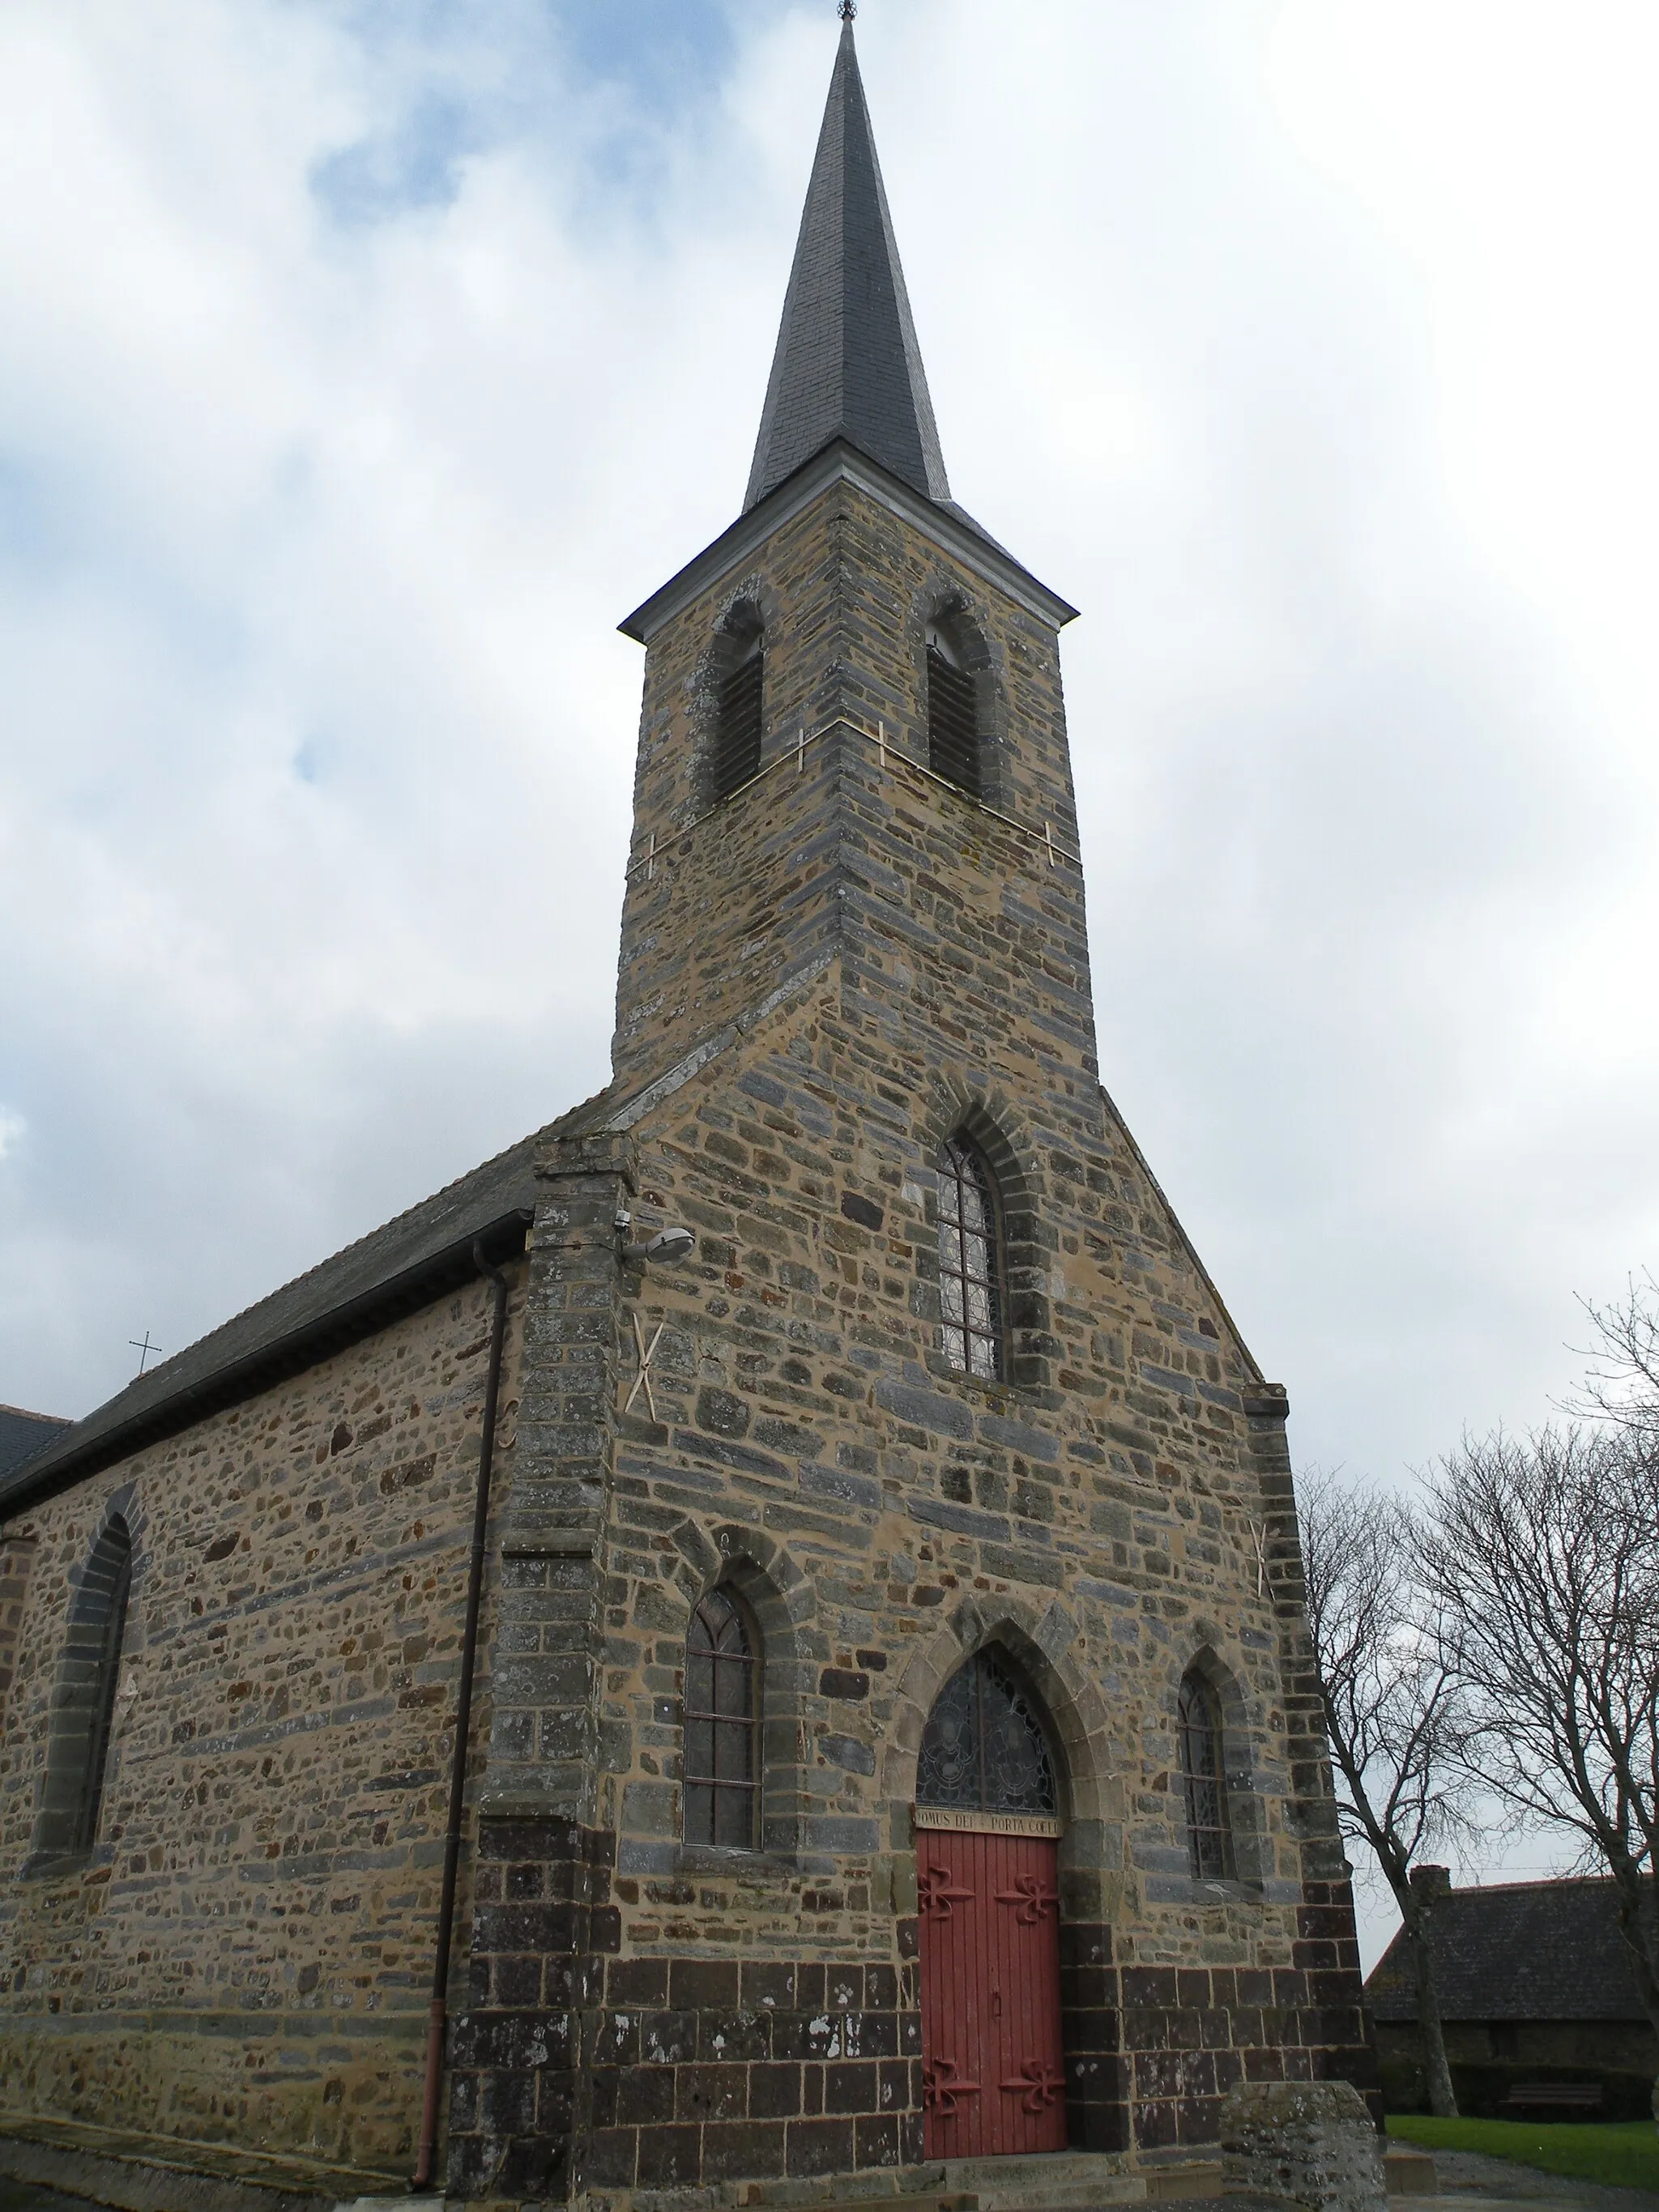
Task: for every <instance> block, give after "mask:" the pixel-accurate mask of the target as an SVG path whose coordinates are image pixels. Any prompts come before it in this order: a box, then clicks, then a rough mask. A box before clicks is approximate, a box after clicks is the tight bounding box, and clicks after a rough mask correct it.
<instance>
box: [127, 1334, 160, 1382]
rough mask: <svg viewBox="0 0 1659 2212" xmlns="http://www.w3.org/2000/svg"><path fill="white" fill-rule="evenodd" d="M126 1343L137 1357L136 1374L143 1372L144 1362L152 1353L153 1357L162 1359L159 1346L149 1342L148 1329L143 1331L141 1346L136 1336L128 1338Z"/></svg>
mask: <svg viewBox="0 0 1659 2212" xmlns="http://www.w3.org/2000/svg"><path fill="white" fill-rule="evenodd" d="M127 1342H128V1343H129V1344H130V1345H131V1346H132V1348H133V1350H134V1351H135V1352H137V1355H138V1372H139V1373H140V1374H141V1375H142V1374H143V1371H144V1362H145V1361H146V1360H147V1359H148V1358H149V1356H150V1354H151V1352H154V1353H155V1357H156V1358H158V1359H160V1358H161V1357H162V1353H161V1346H160V1345H159V1344H152V1343H151V1342H150V1340H149V1330H148V1329H146V1330H145V1331H144V1340H143V1343H142V1344H140V1343H139V1341H138V1340H137V1337H136V1336H130V1337H129V1338H128V1339H127Z"/></svg>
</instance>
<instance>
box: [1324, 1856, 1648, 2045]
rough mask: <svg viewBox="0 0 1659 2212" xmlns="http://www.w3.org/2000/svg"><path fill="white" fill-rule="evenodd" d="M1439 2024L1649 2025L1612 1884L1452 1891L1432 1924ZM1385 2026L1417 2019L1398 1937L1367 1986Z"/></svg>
mask: <svg viewBox="0 0 1659 2212" xmlns="http://www.w3.org/2000/svg"><path fill="white" fill-rule="evenodd" d="M1429 1927H1430V1931H1431V1932H1430V1937H1429V1941H1430V1943H1431V1947H1432V1950H1433V1954H1434V1973H1435V1984H1436V1988H1437V1991H1438V1994H1439V1998H1440V2011H1441V2016H1442V2018H1443V2019H1445V2020H1448V2021H1465V2020H1466V2021H1493V2020H1532V2021H1547V2020H1564V2021H1565V2020H1610V2021H1616V2020H1645V2019H1646V2018H1647V2015H1646V2013H1645V2012H1644V2010H1643V2009H1642V2004H1641V2000H1640V1999H1639V1998H1638V1996H1637V1994H1636V1977H1635V1973H1634V1972H1633V1970H1632V1965H1631V1958H1630V1953H1629V1952H1628V1950H1627V1949H1626V1946H1625V1939H1624V1937H1623V1936H1621V1935H1620V1933H1619V1923H1618V1920H1617V1918H1616V1917H1615V1897H1614V1891H1613V1884H1612V1882H1611V1881H1525V1882H1513V1883H1509V1882H1506V1883H1504V1884H1502V1885H1501V1886H1500V1885H1497V1884H1494V1885H1493V1887H1491V1888H1489V1889H1454V1890H1452V1891H1450V1892H1449V1893H1448V1894H1446V1895H1444V1896H1442V1897H1439V1898H1437V1899H1436V1900H1435V1905H1434V1911H1433V1914H1432V1916H1431V1919H1430V1923H1429ZM1365 1996H1366V2001H1367V2002H1368V2003H1369V2004H1370V2008H1371V2011H1372V2014H1373V2015H1374V2016H1375V2017H1376V2019H1377V2020H1379V2021H1411V2020H1415V2019H1416V2017H1417V1997H1416V1993H1415V1991H1414V1990H1413V1986H1412V1973H1411V1962H1410V1960H1409V1958H1408V1957H1407V1951H1406V1938H1405V1934H1404V1931H1403V1930H1402V1931H1401V1933H1400V1934H1399V1935H1398V1936H1395V1939H1394V1941H1393V1942H1392V1943H1390V1944H1389V1948H1388V1949H1387V1950H1386V1951H1385V1952H1384V1953H1383V1956H1382V1957H1381V1958H1380V1959H1379V1960H1377V1962H1376V1966H1374V1967H1373V1968H1372V1969H1371V1974H1370V1980H1369V1981H1368V1982H1367V1983H1366V1984H1365Z"/></svg>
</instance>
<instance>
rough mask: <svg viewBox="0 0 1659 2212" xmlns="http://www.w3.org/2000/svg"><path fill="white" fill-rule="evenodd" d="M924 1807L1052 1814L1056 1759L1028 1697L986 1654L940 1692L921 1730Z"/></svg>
mask: <svg viewBox="0 0 1659 2212" xmlns="http://www.w3.org/2000/svg"><path fill="white" fill-rule="evenodd" d="M916 1802H917V1804H918V1805H954V1806H959V1807H963V1808H969V1809H970V1810H973V1811H975V1812H981V1813H1052V1812H1054V1809H1055V1807H1056V1802H1057V1800H1056V1796H1055V1791H1054V1759H1053V1758H1052V1756H1051V1755H1050V1753H1049V1750H1048V1739H1047V1737H1046V1736H1045V1735H1044V1734H1043V1729H1042V1722H1041V1720H1039V1719H1038V1717H1037V1714H1036V1708H1035V1706H1034V1705H1032V1702H1031V1699H1030V1697H1029V1696H1028V1695H1027V1693H1026V1692H1025V1691H1024V1690H1023V1689H1022V1688H1021V1687H1020V1686H1019V1684H1018V1682H1017V1681H1016V1680H1014V1678H1013V1676H1012V1674H1010V1673H1009V1672H1008V1669H1007V1668H1006V1667H1005V1666H1004V1665H1003V1664H1002V1662H1000V1660H999V1659H998V1658H997V1657H996V1656H995V1655H994V1653H991V1652H988V1651H981V1653H980V1654H979V1656H977V1657H976V1658H974V1659H970V1660H969V1662H968V1664H967V1665H966V1666H965V1667H963V1668H958V1669H957V1672H956V1673H955V1674H952V1675H951V1679H950V1680H949V1681H948V1682H947V1683H946V1684H945V1687H944V1688H943V1689H942V1690H941V1691H940V1692H939V1697H938V1699H937V1700H936V1702H935V1704H934V1706H933V1711H932V1712H931V1713H930V1714H929V1715H928V1716H927V1727H926V1729H924V1730H923V1731H922V1738H921V1757H920V1759H918V1761H917V1764H916Z"/></svg>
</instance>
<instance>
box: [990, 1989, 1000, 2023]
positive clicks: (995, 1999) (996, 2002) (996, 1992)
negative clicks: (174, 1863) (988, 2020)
mask: <svg viewBox="0 0 1659 2212" xmlns="http://www.w3.org/2000/svg"><path fill="white" fill-rule="evenodd" d="M991 2017H992V2019H993V2020H1000V2019H1001V2018H1002V1991H1001V1990H1000V1989H999V1988H998V1987H997V1985H996V1984H995V1983H994V1982H993V1983H992V1984H991Z"/></svg>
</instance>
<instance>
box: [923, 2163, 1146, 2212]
mask: <svg viewBox="0 0 1659 2212" xmlns="http://www.w3.org/2000/svg"><path fill="white" fill-rule="evenodd" d="M945 2186H946V2187H947V2188H948V2189H952V2190H956V2191H960V2192H961V2193H963V2195H967V2196H971V2197H975V2199H976V2200H977V2203H978V2212H1086V2208H1087V2207H1089V2206H1091V2205H1097V2204H1144V2203H1146V2195H1147V2191H1146V2175H1145V2174H1143V2173H1132V2172H1129V2171H1128V2167H1127V2160H1125V2159H1124V2158H1123V2157H1122V2156H1121V2154H1117V2153H1114V2152H1109V2151H1083V2150H1055V2151H1045V2152H1042V2153H1040V2154H1033V2155H1031V2156H1029V2157H1015V2158H953V2159H949V2160H946V2161H945Z"/></svg>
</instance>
